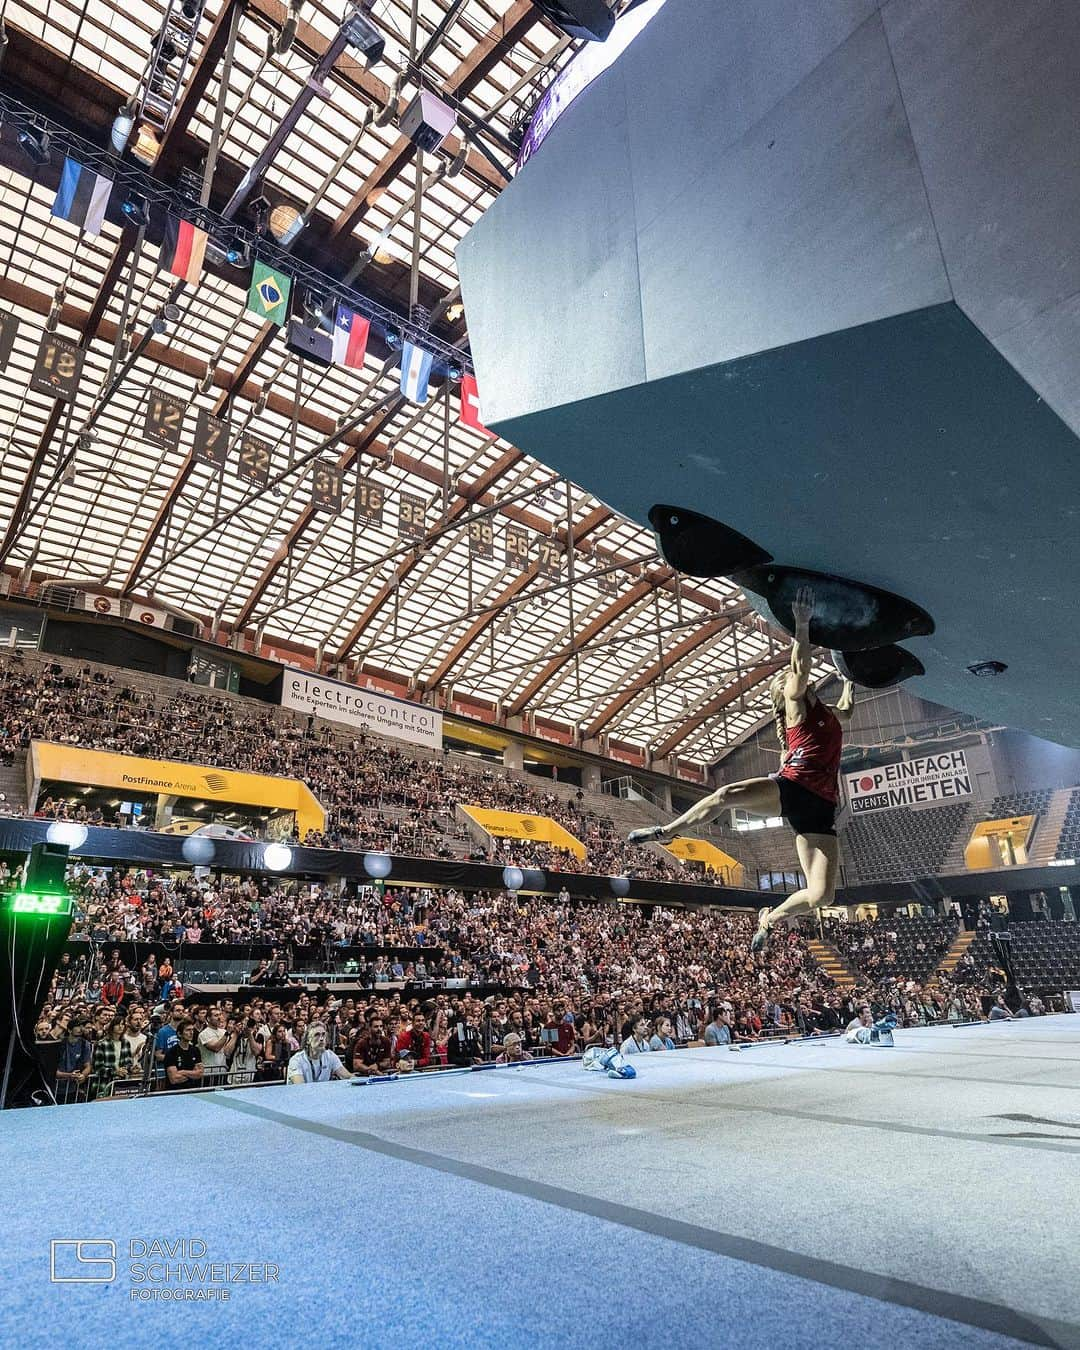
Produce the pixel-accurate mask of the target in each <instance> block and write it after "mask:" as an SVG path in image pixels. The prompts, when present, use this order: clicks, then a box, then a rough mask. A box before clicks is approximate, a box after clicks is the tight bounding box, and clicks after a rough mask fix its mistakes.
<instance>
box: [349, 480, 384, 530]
mask: <svg viewBox="0 0 1080 1350" xmlns="http://www.w3.org/2000/svg"><path fill="white" fill-rule="evenodd" d="M355 505H356V518H357V520H364V521H366V522H367V523H368V524H369V525H381V524H382V518H383V507H384V506H385V505H386V489H385V488H384V487H383V485H382V484H381V483H376V481H375V480H374V478H361V479H358V480H357V484H356V498H355Z"/></svg>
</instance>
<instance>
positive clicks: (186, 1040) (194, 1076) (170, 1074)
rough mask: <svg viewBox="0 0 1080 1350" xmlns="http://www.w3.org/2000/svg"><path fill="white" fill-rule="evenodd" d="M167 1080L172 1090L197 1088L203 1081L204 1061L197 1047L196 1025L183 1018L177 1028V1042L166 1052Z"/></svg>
mask: <svg viewBox="0 0 1080 1350" xmlns="http://www.w3.org/2000/svg"><path fill="white" fill-rule="evenodd" d="M165 1078H166V1081H167V1082H168V1084H169V1087H170V1088H197V1087H201V1085H202V1081H203V1066H202V1060H201V1059H200V1058H199V1050H198V1047H197V1046H196V1045H195V1023H194V1022H193V1021H191V1019H190V1018H187V1017H185V1018H183V1020H182V1021H180V1022H179V1024H178V1025H177V1028H176V1041H175V1043H174V1044H173V1045H172V1046H171V1047H170V1048H169V1049H168V1050H167V1051H166V1052H165Z"/></svg>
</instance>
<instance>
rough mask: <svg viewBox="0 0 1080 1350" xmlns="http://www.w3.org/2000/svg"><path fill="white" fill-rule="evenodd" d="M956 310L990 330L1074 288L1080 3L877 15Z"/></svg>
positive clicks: (900, 8) (891, 8)
mask: <svg viewBox="0 0 1080 1350" xmlns="http://www.w3.org/2000/svg"><path fill="white" fill-rule="evenodd" d="M881 17H882V20H883V22H884V24H885V29H886V32H887V34H888V37H889V43H890V46H891V49H892V53H893V58H894V60H895V62H896V70H897V75H898V77H899V81H900V87H901V89H902V90H903V94H904V102H905V105H906V107H907V112H908V117H909V118H910V121H911V128H912V133H913V136H914V139H915V145H916V149H917V151H918V154H919V159H920V162H921V164H922V169H923V173H924V175H925V178H926V185H927V190H928V192H929V195H930V203H931V207H932V210H933V213H934V218H935V221H936V223H937V227H938V231H939V234H940V236H941V242H942V247H943V249H944V252H945V262H946V265H947V267H948V269H949V277H950V280H951V282H952V286H953V290H954V292H955V295H956V299H957V302H958V303H959V304H960V306H961V307H962V308H963V309H964V311H965V313H966V314H968V315H969V317H970V318H971V319H972V320H973V321H974V322H975V323H976V324H978V326H979V327H980V328H981V329H982V330H983V331H984V332H985V333H986V334H987V335H988V336H989V337H996V336H997V335H998V334H999V333H1001V332H1003V331H1004V330H1006V329H1009V328H1013V327H1015V326H1016V325H1017V324H1020V323H1024V322H1027V321H1028V320H1030V319H1031V318H1032V317H1033V316H1034V315H1036V314H1038V313H1039V312H1040V311H1041V310H1043V309H1045V308H1046V307H1047V306H1048V305H1052V304H1055V303H1057V302H1059V301H1061V300H1063V299H1065V297H1066V296H1069V295H1073V294H1075V293H1076V292H1077V291H1080V155H1077V136H1078V133H1080V4H1077V3H1075V0H963V2H961V0H949V3H942V0H890V3H889V4H887V5H885V6H884V8H883V9H882V11H881Z"/></svg>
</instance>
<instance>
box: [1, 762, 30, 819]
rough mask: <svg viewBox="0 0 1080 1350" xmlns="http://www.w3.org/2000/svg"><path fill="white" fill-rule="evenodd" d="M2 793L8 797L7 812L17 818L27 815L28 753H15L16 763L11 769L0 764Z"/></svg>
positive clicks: (6, 802)
mask: <svg viewBox="0 0 1080 1350" xmlns="http://www.w3.org/2000/svg"><path fill="white" fill-rule="evenodd" d="M0 792H2V793H3V794H4V796H5V797H6V799H7V800H6V801H5V803H4V805H5V807H6V808H7V810H8V811H9V812H10V813H11V814H12V815H16V816H24V815H25V814H26V751H25V750H17V751H16V752H15V763H14V764H12V765H11V766H10V767H9V766H8V765H6V764H0Z"/></svg>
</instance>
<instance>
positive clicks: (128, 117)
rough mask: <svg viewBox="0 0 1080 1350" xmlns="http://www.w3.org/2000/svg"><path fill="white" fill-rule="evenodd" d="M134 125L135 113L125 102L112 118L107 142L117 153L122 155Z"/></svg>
mask: <svg viewBox="0 0 1080 1350" xmlns="http://www.w3.org/2000/svg"><path fill="white" fill-rule="evenodd" d="M134 125H135V114H134V112H133V111H132V109H131V107H130V105H129V104H127V103H125V104H123V105H122V106H121V108H120V111H119V112H118V113H117V114H116V116H115V117H114V118H113V124H112V130H111V131H110V132H109V144H110V145H111V146H112V148H113V149H114V150H115V151H116V153H117V154H118V155H122V154H123V153H124V151H125V150H126V149H127V143H128V141H129V140H130V139H131V130H132V128H133V127H134Z"/></svg>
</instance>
